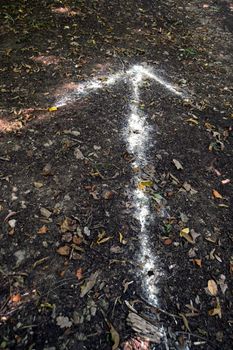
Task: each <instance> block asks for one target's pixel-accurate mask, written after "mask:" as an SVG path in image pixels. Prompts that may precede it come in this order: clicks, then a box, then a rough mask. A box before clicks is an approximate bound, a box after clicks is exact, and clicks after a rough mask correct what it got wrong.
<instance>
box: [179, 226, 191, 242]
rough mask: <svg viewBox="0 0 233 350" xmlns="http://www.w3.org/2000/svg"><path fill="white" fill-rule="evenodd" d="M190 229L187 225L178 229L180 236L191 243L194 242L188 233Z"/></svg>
mask: <svg viewBox="0 0 233 350" xmlns="http://www.w3.org/2000/svg"><path fill="white" fill-rule="evenodd" d="M189 232H190V230H189V228H188V227H185V228H183V229H182V230H181V231H180V237H183V238H185V239H186V241H188V242H189V243H191V244H194V243H195V242H194V240H193V239H192V237H191V235H190V233H189Z"/></svg>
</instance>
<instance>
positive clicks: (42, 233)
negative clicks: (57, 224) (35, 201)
mask: <svg viewBox="0 0 233 350" xmlns="http://www.w3.org/2000/svg"><path fill="white" fill-rule="evenodd" d="M48 230H49V229H48V227H47V226H45V225H44V226H42V227H41V228H39V230H38V231H37V233H38V234H39V235H44V234H45V233H47V232H48Z"/></svg>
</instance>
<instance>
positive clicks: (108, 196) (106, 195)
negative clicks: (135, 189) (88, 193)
mask: <svg viewBox="0 0 233 350" xmlns="http://www.w3.org/2000/svg"><path fill="white" fill-rule="evenodd" d="M113 197H114V192H113V191H104V193H103V198H104V199H106V200H108V199H112V198H113Z"/></svg>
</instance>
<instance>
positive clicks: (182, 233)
mask: <svg viewBox="0 0 233 350" xmlns="http://www.w3.org/2000/svg"><path fill="white" fill-rule="evenodd" d="M187 233H189V228H188V227H185V228H183V229H182V230H181V231H180V236H181V237H182V236H183V235H186V234H187Z"/></svg>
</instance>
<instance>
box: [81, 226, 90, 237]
mask: <svg viewBox="0 0 233 350" xmlns="http://www.w3.org/2000/svg"><path fill="white" fill-rule="evenodd" d="M83 233H84V234H85V235H86V236H88V237H89V236H90V234H91V231H90V230H89V228H88V227H87V226H85V227H84V229H83Z"/></svg>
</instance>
